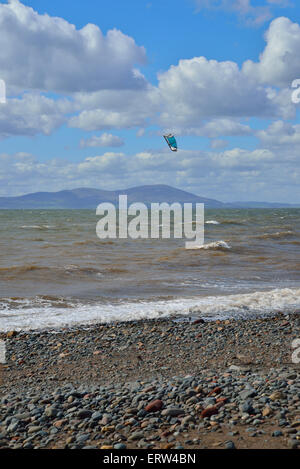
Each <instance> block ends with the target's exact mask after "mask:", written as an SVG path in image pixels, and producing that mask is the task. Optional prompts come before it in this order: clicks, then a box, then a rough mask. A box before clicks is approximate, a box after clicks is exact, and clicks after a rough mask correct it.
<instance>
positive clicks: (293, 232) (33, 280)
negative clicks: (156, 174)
mask: <svg viewBox="0 0 300 469" xmlns="http://www.w3.org/2000/svg"><path fill="white" fill-rule="evenodd" d="M98 221H99V216H97V215H96V211H95V210H1V211H0V331H2V332H3V331H9V330H18V331H29V330H32V331H34V330H40V329H50V330H58V329H61V328H65V327H73V326H78V325H82V326H89V325H91V324H96V323H109V322H116V321H117V322H119V321H132V320H142V319H155V318H167V317H169V318H173V319H174V320H176V321H183V320H184V321H188V320H194V319H198V318H203V319H205V320H216V319H225V318H229V319H230V318H242V319H247V318H250V317H257V316H266V315H273V314H275V313H277V312H279V311H281V312H284V313H293V312H295V311H298V312H300V209H249V210H248V209H241V210H239V209H226V210H223V209H218V210H212V209H211V210H208V209H207V210H206V211H205V244H204V245H201V246H198V248H197V249H192V250H188V249H186V248H185V240H184V239H173V238H171V239H139V240H132V239H106V240H100V239H99V238H98V237H97V234H96V225H97V222H98Z"/></svg>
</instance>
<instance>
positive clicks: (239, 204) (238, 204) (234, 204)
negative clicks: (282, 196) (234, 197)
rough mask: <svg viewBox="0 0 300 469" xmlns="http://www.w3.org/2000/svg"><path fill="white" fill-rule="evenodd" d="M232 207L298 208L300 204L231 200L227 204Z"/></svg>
mask: <svg viewBox="0 0 300 469" xmlns="http://www.w3.org/2000/svg"><path fill="white" fill-rule="evenodd" d="M226 205H227V207H232V208H298V207H300V204H284V203H276V202H274V203H270V202H231V203H228V204H226Z"/></svg>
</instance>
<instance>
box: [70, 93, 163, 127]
mask: <svg viewBox="0 0 300 469" xmlns="http://www.w3.org/2000/svg"><path fill="white" fill-rule="evenodd" d="M75 103H76V106H77V107H78V108H80V109H84V110H83V111H82V112H80V113H79V115H76V116H74V117H72V118H70V120H69V126H70V127H75V128H80V129H83V130H88V131H94V130H107V129H124V128H127V129H129V128H134V127H144V126H145V125H147V123H148V121H149V119H150V118H151V117H154V115H155V113H156V112H158V111H159V109H160V106H161V100H160V96H159V93H158V90H157V89H156V88H155V87H153V86H151V85H148V86H147V87H145V89H140V90H123V91H117V90H105V91H99V92H97V93H78V94H76V96H75Z"/></svg>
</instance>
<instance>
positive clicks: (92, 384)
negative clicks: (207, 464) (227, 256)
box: [0, 311, 300, 450]
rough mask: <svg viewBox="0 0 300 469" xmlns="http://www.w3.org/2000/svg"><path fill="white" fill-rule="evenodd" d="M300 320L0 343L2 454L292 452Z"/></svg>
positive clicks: (42, 334)
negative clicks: (0, 360)
mask: <svg viewBox="0 0 300 469" xmlns="http://www.w3.org/2000/svg"><path fill="white" fill-rule="evenodd" d="M299 314H300V312H299V311H295V312H294V313H293V314H284V313H280V314H276V315H275V316H274V317H265V318H254V319H249V320H223V321H221V320H217V321H211V322H210V321H204V320H201V319H200V320H196V321H195V320H190V321H188V320H186V321H175V320H169V319H163V320H146V321H133V322H125V323H113V324H107V325H105V324H100V325H93V326H88V327H87V326H78V327H74V328H69V329H64V330H51V331H50V330H45V331H34V332H16V331H10V332H8V333H1V334H0V339H1V340H4V341H5V343H6V348H7V356H6V358H7V360H6V364H5V365H2V368H1V387H0V402H1V407H0V447H1V448H2V449H103V450H105V449H108V450H109V449H119V450H122V449H175V450H180V449H254V448H257V449H261V448H268V449H272V448H277V449H279V448H283V449H288V448H289V449H296V448H298V447H300V379H299V377H300V366H299V363H297V362H299V355H300V353H298V352H297V349H295V348H293V344H295V340H296V339H299V338H300V316H299Z"/></svg>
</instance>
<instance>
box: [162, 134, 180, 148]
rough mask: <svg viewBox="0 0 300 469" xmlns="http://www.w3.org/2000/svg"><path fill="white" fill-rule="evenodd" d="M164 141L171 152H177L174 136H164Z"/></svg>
mask: <svg viewBox="0 0 300 469" xmlns="http://www.w3.org/2000/svg"><path fill="white" fill-rule="evenodd" d="M164 139H165V141H166V142H167V144H168V145H169V148H170V150H172V151H177V150H178V147H177V142H176V139H175V137H174V135H172V134H169V135H164Z"/></svg>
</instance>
